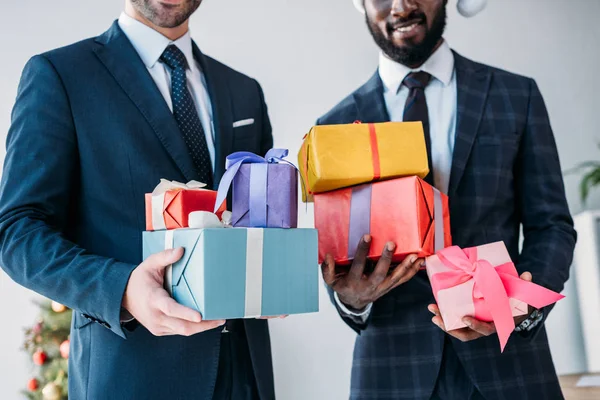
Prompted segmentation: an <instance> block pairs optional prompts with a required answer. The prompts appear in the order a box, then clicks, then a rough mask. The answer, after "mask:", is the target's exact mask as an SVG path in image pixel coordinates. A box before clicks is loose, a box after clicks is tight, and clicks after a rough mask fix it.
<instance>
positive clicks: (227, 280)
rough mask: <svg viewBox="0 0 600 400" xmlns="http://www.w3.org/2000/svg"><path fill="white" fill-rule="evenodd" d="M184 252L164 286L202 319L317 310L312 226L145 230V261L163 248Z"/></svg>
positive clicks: (317, 300)
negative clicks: (197, 312) (303, 227)
mask: <svg viewBox="0 0 600 400" xmlns="http://www.w3.org/2000/svg"><path fill="white" fill-rule="evenodd" d="M176 247H183V248H184V249H185V252H184V255H183V257H182V258H181V260H179V261H178V262H177V263H175V264H173V266H172V268H170V269H169V270H168V271H167V276H166V282H165V283H166V286H167V290H169V289H170V290H169V291H170V292H171V294H172V296H173V298H174V299H175V300H176V301H177V302H178V303H180V304H183V305H185V306H187V307H190V308H193V309H195V310H197V311H199V312H200V314H202V317H203V319H205V320H215V319H234V318H250V317H256V316H277V315H289V314H301V313H309V312H316V311H319V290H318V281H319V278H318V271H319V268H318V240H317V231H316V230H315V229H259V228H214V229H175V230H170V231H154V232H144V234H143V248H144V259H145V258H147V257H148V256H150V255H151V254H153V253H157V252H160V251H162V250H164V249H166V248H176Z"/></svg>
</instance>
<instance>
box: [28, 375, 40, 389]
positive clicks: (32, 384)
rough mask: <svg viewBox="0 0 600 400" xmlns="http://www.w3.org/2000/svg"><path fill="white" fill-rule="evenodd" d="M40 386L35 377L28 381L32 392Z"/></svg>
mask: <svg viewBox="0 0 600 400" xmlns="http://www.w3.org/2000/svg"><path fill="white" fill-rule="evenodd" d="M39 387H40V383H39V382H38V380H37V379H35V378H31V379H30V380H29V382H27V389H29V391H30V392H35V391H36V390H38V389H39Z"/></svg>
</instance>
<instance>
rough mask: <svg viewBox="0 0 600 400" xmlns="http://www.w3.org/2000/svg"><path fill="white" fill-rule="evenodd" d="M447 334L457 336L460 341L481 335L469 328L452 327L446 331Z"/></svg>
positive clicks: (477, 337)
mask: <svg viewBox="0 0 600 400" xmlns="http://www.w3.org/2000/svg"><path fill="white" fill-rule="evenodd" d="M447 333H448V335H450V336H452V337H455V338H457V339H458V340H460V341H461V342H470V341H471V340H475V339H479V338H480V337H482V336H483V335H482V334H481V333H479V332H475V331H474V330H472V329H469V328H463V329H454V330H452V331H447Z"/></svg>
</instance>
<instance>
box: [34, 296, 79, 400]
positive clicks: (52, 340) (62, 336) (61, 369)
mask: <svg viewBox="0 0 600 400" xmlns="http://www.w3.org/2000/svg"><path fill="white" fill-rule="evenodd" d="M38 305H39V307H40V315H39V317H38V319H37V321H36V323H35V325H34V326H33V327H31V328H28V329H26V330H25V342H24V344H23V348H24V350H25V351H27V352H28V353H29V355H30V356H31V360H32V362H33V364H34V366H33V369H34V370H35V374H34V377H32V378H31V379H30V380H29V382H28V384H27V390H24V391H23V393H24V394H25V395H27V397H28V398H29V399H31V400H65V399H67V398H68V393H67V390H68V385H67V373H68V372H67V367H68V361H67V360H68V358H69V331H70V328H71V315H72V312H71V310H70V309H68V308H67V307H65V306H64V305H62V304H60V303H57V302H55V301H52V302H51V301H49V300H48V301H44V302H39V303H38Z"/></svg>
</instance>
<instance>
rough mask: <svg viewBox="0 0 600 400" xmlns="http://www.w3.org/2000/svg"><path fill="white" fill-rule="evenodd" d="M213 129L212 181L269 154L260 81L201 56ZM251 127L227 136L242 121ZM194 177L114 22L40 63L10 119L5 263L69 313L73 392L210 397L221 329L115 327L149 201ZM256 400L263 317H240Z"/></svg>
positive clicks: (261, 379)
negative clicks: (234, 156) (231, 162)
mask: <svg viewBox="0 0 600 400" xmlns="http://www.w3.org/2000/svg"><path fill="white" fill-rule="evenodd" d="M194 54H195V57H196V59H197V60H199V61H200V64H201V66H202V70H203V72H204V73H205V74H206V79H207V82H208V86H209V93H210V97H211V102H212V108H213V111H214V121H215V122H214V124H215V130H216V171H215V182H216V183H218V182H219V179H220V177H221V176H222V174H223V170H224V166H225V157H226V156H227V155H228V154H230V153H231V152H234V151H241V150H245V151H251V152H255V153H263V154H264V153H265V152H266V151H267V150H268V149H269V148H271V147H272V144H273V143H272V136H271V125H270V122H269V117H268V115H267V108H266V105H265V102H264V98H263V93H262V90H261V88H260V86H259V84H258V83H257V82H256V81H255V80H253V79H251V78H248V77H246V76H244V75H242V74H240V73H238V72H236V71H234V70H232V69H230V68H229V67H227V66H225V65H223V64H221V63H219V62H218V61H215V60H213V59H212V58H209V57H207V56H205V55H203V54H202V53H201V52H200V51H199V50H198V48H197V47H194ZM247 118H253V119H254V121H255V123H254V124H253V125H248V126H244V127H239V128H235V129H234V128H233V122H234V121H237V120H242V119H247ZM160 178H166V179H170V180H177V181H183V182H187V181H188V180H191V179H197V176H196V174H195V172H194V164H193V161H192V158H191V156H190V154H189V153H188V151H187V148H186V145H185V143H184V141H183V139H182V136H181V133H180V132H179V130H178V127H177V124H176V122H175V119H174V118H173V115H172V113H171V112H170V110H169V108H168V106H167V104H166V102H165V100H164V99H163V97H162V96H161V94H160V92H159V90H158V89H157V87H156V85H155V83H154V81H153V80H152V78H151V76H150V75H149V73H148V71H147V69H146V67H145V66H144V64H143V63H142V61H141V59H140V58H139V56H138V54H137V53H136V51H135V50H134V48H133V47H132V45H131V44H130V42H129V41H128V39H127V37H126V36H125V35H124V33H123V32H122V31H121V29H120V28H119V27H118V25H117V23H116V22H115V23H114V24H113V25H112V27H111V28H110V29H109V30H108V31H107V32H105V33H104V34H102V35H101V36H99V37H97V38H93V39H88V40H84V41H82V42H79V43H76V44H73V45H71V46H67V47H65V48H61V49H57V50H53V51H50V52H48V53H45V54H42V55H38V56H35V57H33V58H32V59H31V60H30V61H29V62H28V63H27V65H26V67H25V69H24V71H23V75H22V78H21V83H20V86H19V90H18V96H17V100H16V104H15V107H14V110H13V114H12V125H11V127H10V131H9V134H8V140H7V154H6V160H5V164H4V173H3V176H2V186H1V192H0V246H1V248H0V264H1V265H2V267H3V269H4V270H5V271H6V272H7V273H8V275H10V277H11V278H12V279H14V280H15V281H16V282H17V283H19V284H21V285H23V286H25V287H27V288H29V289H32V290H34V291H36V292H38V293H41V294H43V295H45V296H47V297H49V298H52V299H54V300H56V301H58V302H60V303H63V304H65V305H67V306H69V307H71V308H73V309H74V313H73V315H74V320H73V324H72V329H71V352H70V360H69V362H70V365H69V397H70V398H73V399H84V398H86V399H88V398H89V399H167V398H170V399H210V398H211V396H212V391H213V388H214V384H215V378H216V374H217V365H218V359H219V345H220V337H221V333H220V329H216V330H212V331H209V332H205V333H201V334H198V335H195V336H192V337H182V336H172V337H155V336H153V335H151V334H150V333H149V332H148V331H147V330H146V329H144V328H143V327H140V328H138V329H136V330H134V331H132V332H128V331H126V330H123V329H122V328H121V326H120V323H119V314H120V307H121V300H122V296H123V292H124V290H125V287H126V284H127V281H128V279H129V275H130V273H131V271H132V270H133V269H134V268H135V267H136V266H137V265H138V264H139V263H140V262H141V261H142V231H143V230H144V228H145V222H144V216H145V214H144V193H148V192H150V191H152V189H153V188H154V186H155V185H156V184H157V183H158V182H159V179H160ZM245 327H246V332H247V337H248V342H249V347H250V353H251V357H252V362H253V365H254V370H255V375H256V378H257V383H258V388H259V392H260V395H261V398H264V399H272V398H274V389H273V375H272V363H271V352H270V342H269V332H268V327H267V323H266V322H265V321H259V320H248V321H245Z"/></svg>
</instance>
